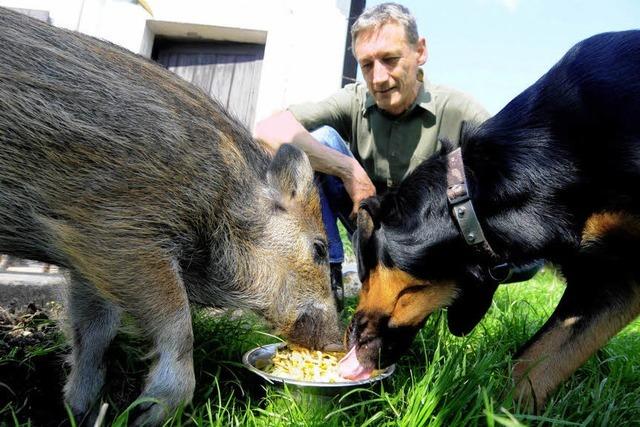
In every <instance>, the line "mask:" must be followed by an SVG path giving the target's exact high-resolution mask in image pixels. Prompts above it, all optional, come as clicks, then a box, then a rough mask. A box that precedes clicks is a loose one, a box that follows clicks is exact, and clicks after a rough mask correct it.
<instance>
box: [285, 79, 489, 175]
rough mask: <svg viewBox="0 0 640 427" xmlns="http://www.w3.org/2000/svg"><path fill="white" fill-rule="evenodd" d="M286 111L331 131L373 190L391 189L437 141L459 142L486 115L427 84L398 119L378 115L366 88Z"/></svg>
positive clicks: (464, 98) (463, 98)
mask: <svg viewBox="0 0 640 427" xmlns="http://www.w3.org/2000/svg"><path fill="white" fill-rule="evenodd" d="M289 111H291V113H292V114H293V115H294V116H295V118H296V119H297V120H298V121H299V122H300V123H301V124H302V125H303V126H304V127H305V128H306V129H307V130H310V131H312V130H314V129H316V128H318V127H321V126H323V125H327V126H331V127H332V128H334V129H335V130H336V131H338V133H340V135H341V136H342V138H343V139H344V140H345V141H348V143H349V148H350V149H351V152H352V153H353V155H354V156H355V158H356V159H357V160H358V161H359V162H360V163H361V164H362V166H363V168H364V170H365V171H366V172H367V174H368V175H369V177H370V178H371V180H372V181H373V182H374V184H376V186H379V185H382V186H384V187H395V186H397V185H398V184H399V183H400V181H402V180H403V179H404V178H405V177H406V176H407V175H408V174H409V173H410V172H411V171H412V170H413V169H415V168H416V166H418V165H419V164H420V163H421V162H422V161H424V160H426V159H427V158H429V157H431V156H432V155H433V154H434V153H436V151H437V150H439V148H440V142H439V140H440V139H448V140H449V141H451V142H452V143H454V144H456V145H457V144H458V143H459V140H460V131H461V129H462V123H463V122H465V121H474V122H477V123H480V122H482V121H484V120H486V119H487V118H488V117H489V114H488V113H487V111H486V110H485V109H484V108H482V107H481V106H480V105H479V104H478V103H477V102H476V101H474V100H473V98H471V97H469V96H468V95H466V94H464V93H462V92H460V91H457V90H454V89H451V88H447V87H444V86H440V85H432V84H430V83H429V82H425V83H424V85H421V86H420V90H419V92H418V97H417V99H416V101H415V102H414V104H413V105H412V106H411V107H410V108H409V109H408V110H407V111H406V112H405V113H403V114H402V115H400V116H395V117H394V116H390V115H388V114H386V113H385V112H384V111H382V110H381V109H379V108H378V107H377V105H376V103H375V100H374V98H373V96H371V95H370V94H369V93H368V91H367V87H366V85H364V84H362V83H355V84H348V85H346V86H345V87H344V88H343V89H341V90H339V91H338V92H336V93H334V94H333V95H331V96H330V97H329V98H327V99H325V100H323V101H320V102H315V103H305V104H297V105H292V106H291V107H289Z"/></svg>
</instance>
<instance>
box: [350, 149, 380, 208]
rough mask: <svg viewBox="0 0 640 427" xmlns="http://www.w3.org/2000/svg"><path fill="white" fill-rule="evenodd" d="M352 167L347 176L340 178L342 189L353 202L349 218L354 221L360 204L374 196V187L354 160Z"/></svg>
mask: <svg viewBox="0 0 640 427" xmlns="http://www.w3.org/2000/svg"><path fill="white" fill-rule="evenodd" d="M352 160H353V162H352V167H351V169H350V172H349V173H348V174H345V175H344V176H342V182H343V183H344V188H345V190H347V193H349V197H351V200H352V201H353V209H352V210H351V215H350V218H351V219H354V218H355V217H356V216H357V215H358V208H359V207H360V202H361V201H363V200H364V199H366V198H367V197H371V196H375V195H376V187H375V186H374V185H373V182H371V178H369V175H367V173H366V172H365V171H364V169H363V168H362V166H361V165H360V163H358V161H357V160H356V159H352Z"/></svg>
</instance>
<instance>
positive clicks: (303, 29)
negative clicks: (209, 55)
mask: <svg viewBox="0 0 640 427" xmlns="http://www.w3.org/2000/svg"><path fill="white" fill-rule="evenodd" d="M142 3H143V4H144V5H145V6H148V7H147V8H144V7H142V5H141V4H140V2H137V1H132V0H0V6H8V7H16V8H23V9H39V10H47V11H48V12H49V14H50V17H51V21H52V24H54V25H56V26H59V27H64V28H67V29H71V30H77V31H81V32H84V33H87V34H90V35H92V36H95V37H99V38H102V39H106V40H109V41H111V42H113V43H116V44H119V45H121V46H123V47H125V48H127V49H129V50H131V51H133V52H136V53H139V54H142V55H144V56H150V55H151V48H152V43H153V38H154V37H155V35H168V36H188V37H190V38H194V37H200V38H203V39H224V40H232V41H245V42H254V43H256V42H257V43H265V52H264V62H263V65H262V76H261V79H260V89H259V93H258V105H257V106H256V120H260V119H262V118H264V117H266V116H267V115H269V114H271V113H272V112H274V111H277V110H280V109H283V108H285V107H286V106H287V105H289V104H292V103H297V102H304V101H311V100H319V99H322V98H324V97H325V96H327V95H329V94H330V93H332V92H333V91H335V90H336V89H338V88H339V87H340V85H341V81H342V64H343V59H344V46H345V39H346V32H347V24H348V16H349V6H350V1H349V0H233V1H229V0H209V1H207V0H181V1H176V0H146V1H142Z"/></svg>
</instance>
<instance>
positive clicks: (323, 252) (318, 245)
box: [313, 240, 327, 263]
mask: <svg viewBox="0 0 640 427" xmlns="http://www.w3.org/2000/svg"><path fill="white" fill-rule="evenodd" d="M313 258H314V260H315V261H316V262H317V263H322V262H326V261H327V243H326V242H325V241H324V240H316V241H315V242H313Z"/></svg>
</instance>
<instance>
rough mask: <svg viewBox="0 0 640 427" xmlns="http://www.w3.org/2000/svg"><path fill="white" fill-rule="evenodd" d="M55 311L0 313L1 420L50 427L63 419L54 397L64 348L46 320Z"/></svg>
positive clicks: (52, 324)
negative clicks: (14, 420) (15, 420)
mask: <svg viewBox="0 0 640 427" xmlns="http://www.w3.org/2000/svg"><path fill="white" fill-rule="evenodd" d="M54 310H57V308H56V307H51V311H49V312H45V311H44V310H42V309H40V308H38V307H36V306H35V305H34V304H30V305H28V306H27V307H23V308H19V309H15V308H14V309H11V310H6V309H4V308H1V307H0V420H6V421H9V420H13V418H14V417H15V418H16V419H18V420H19V421H20V422H27V421H30V422H31V424H32V425H42V426H49V425H58V424H59V422H60V420H61V419H64V418H65V409H64V406H63V404H62V399H59V398H57V397H58V396H60V393H61V390H62V384H63V378H64V370H63V360H64V354H65V353H66V351H67V348H66V346H65V345H64V344H63V339H62V336H61V334H60V333H59V331H58V329H57V327H56V324H55V322H54V321H53V320H52V318H51V317H50V316H51V315H52V314H51V313H53V311H54ZM54 420H57V422H56V421H54ZM0 424H2V422H0Z"/></svg>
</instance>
